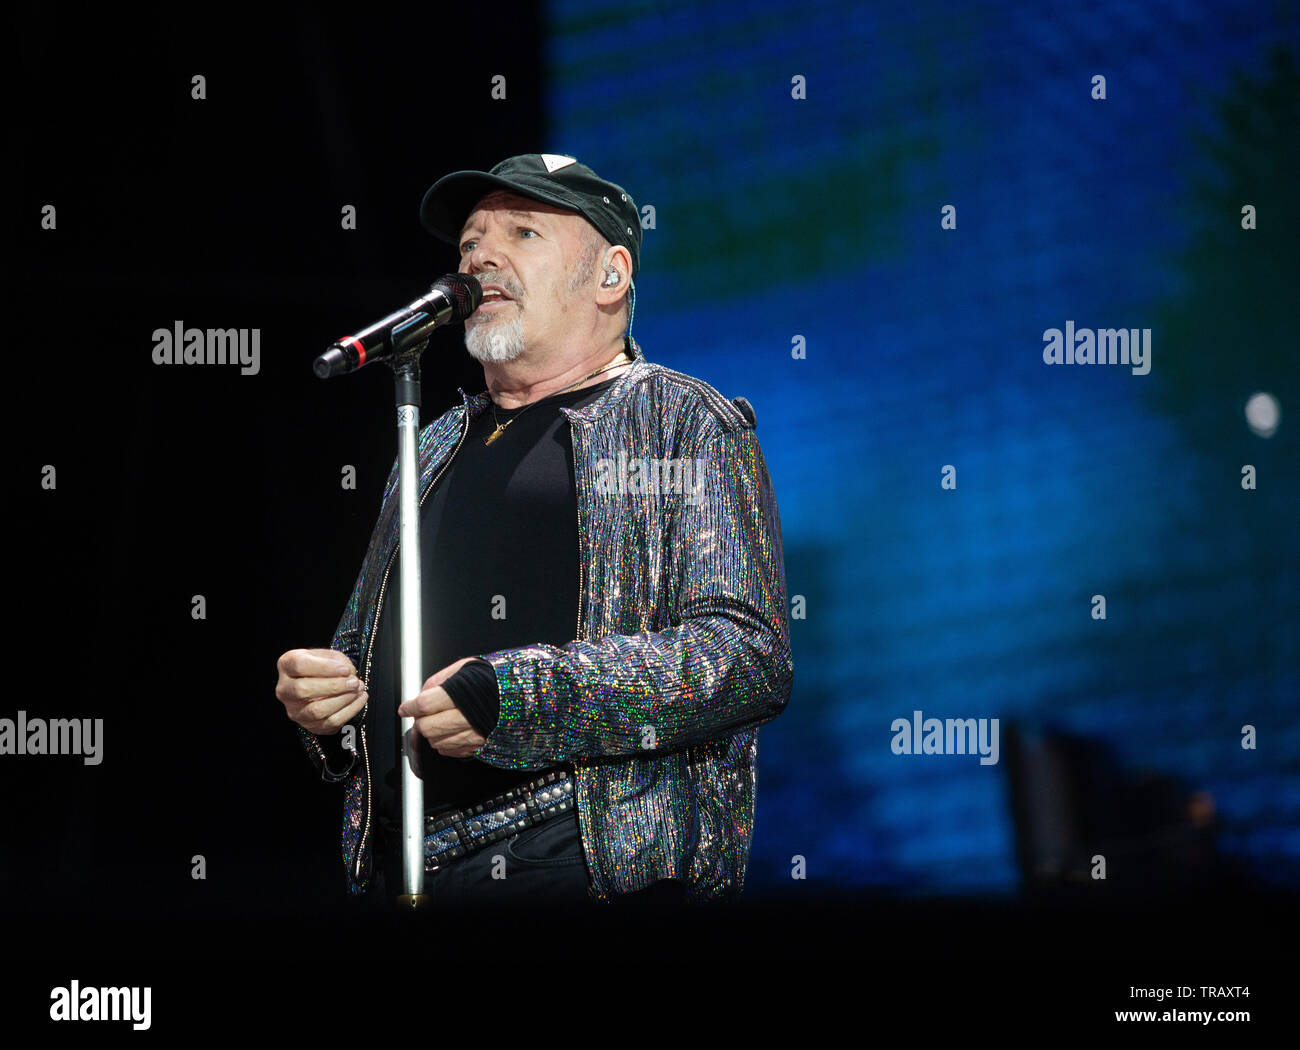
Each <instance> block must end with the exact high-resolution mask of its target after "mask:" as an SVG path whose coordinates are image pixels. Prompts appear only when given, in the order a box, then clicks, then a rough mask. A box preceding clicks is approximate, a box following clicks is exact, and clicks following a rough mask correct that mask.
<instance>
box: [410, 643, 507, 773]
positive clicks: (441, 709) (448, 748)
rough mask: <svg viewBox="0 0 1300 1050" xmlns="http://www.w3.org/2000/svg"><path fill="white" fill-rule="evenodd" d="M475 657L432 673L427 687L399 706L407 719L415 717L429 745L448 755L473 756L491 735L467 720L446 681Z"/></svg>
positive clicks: (458, 661) (426, 683) (421, 733)
mask: <svg viewBox="0 0 1300 1050" xmlns="http://www.w3.org/2000/svg"><path fill="white" fill-rule="evenodd" d="M473 659H474V657H472V656H467V657H465V658H464V659H463V660H457V661H456V662H455V663H454V664H448V665H447V666H446V667H444V668H443V669H442V670H441V671H439V672H438V673H437V674H433V675H430V676H429V679H428V681H426V682H425V683H424V689H423V690H422V691H421V692H420V694H419V695H418V696H416V697H415V699H413V700H407V701H405V702H404V703H403V704H402V706H401V707H399V708H398V709H397V713H398V714H399V715H401V716H402V717H403V718H414V719H415V731H416V732H417V733H419V734H420V735H421V736H422V737H424V738H425V739H426V740H427V741H429V746H430V747H431V748H433V749H434V750H435V751H437V752H438V754H440V755H446V756H447V757H448V758H473V757H474V756H475V755H476V754H478V753H479V751H480V750H481V749H482V747H483V745H484V744H486V743H487V737H484V736H480V735H479V734H478V731H477V730H476V729H475V728H474V727H473V726H471V725H470V724H469V722H468V721H466V720H465V716H464V715H463V714H461V713H460V708H458V707H457V706H456V705H455V704H454V703H452V699H451V697H450V696H448V695H447V690H445V689H444V688H443V687H442V683H443V682H445V681H446V680H447V679H448V678H450V677H451V676H452V675H454V674H455V673H456V672H457V671H459V670H460V669H461V667H462V666H463V665H465V664H467V663H469V662H470V661H471V660H473Z"/></svg>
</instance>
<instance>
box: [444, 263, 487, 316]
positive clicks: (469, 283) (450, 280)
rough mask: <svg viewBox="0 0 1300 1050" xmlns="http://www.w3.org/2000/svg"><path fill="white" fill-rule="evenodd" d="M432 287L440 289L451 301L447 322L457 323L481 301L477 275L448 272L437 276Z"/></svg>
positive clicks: (481, 288)
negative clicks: (449, 315) (450, 310)
mask: <svg viewBox="0 0 1300 1050" xmlns="http://www.w3.org/2000/svg"><path fill="white" fill-rule="evenodd" d="M433 287H434V288H435V289H437V290H440V291H442V292H443V293H444V294H445V295H446V296H447V298H448V299H450V300H451V302H452V312H451V318H450V321H449V323H451V324H459V323H460V322H461V321H463V320H465V318H467V317H468V316H469V315H470V314H472V313H473V312H474V311H475V310H477V309H478V304H479V303H481V302H482V301H483V286H482V285H481V284H479V283H478V278H477V277H472V276H470V275H469V274H467V273H449V274H446V275H445V276H443V277H439V278H438V280H436V281H435V282H434V284H433Z"/></svg>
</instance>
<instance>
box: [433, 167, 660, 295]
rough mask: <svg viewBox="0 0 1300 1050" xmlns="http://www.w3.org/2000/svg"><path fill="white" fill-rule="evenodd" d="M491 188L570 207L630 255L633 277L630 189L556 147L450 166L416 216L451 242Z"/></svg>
mask: <svg viewBox="0 0 1300 1050" xmlns="http://www.w3.org/2000/svg"><path fill="white" fill-rule="evenodd" d="M493 190H513V191H514V192H515V193H518V194H519V195H520V196H523V197H531V198H532V199H533V200H539V201H545V202H546V203H547V204H553V205H555V206H556V207H557V208H565V209H567V210H569V211H575V212H577V213H578V214H580V215H581V216H583V218H585V219H586V220H587V221H588V222H589V223H591V224H592V225H593V226H594V227H596V229H597V230H599V231H600V234H601V236H602V237H604V238H605V240H607V241H609V243H610V244H621V245H623V247H625V248H626V249H627V250H628V251H629V252H630V253H631V255H632V277H633V279H635V278H636V274H637V270H638V269H640V265H641V213H640V212H638V211H637V208H636V204H635V202H634V201H633V200H632V195H631V194H630V193H628V192H627V190H625V189H623V187H622V186H618V185H616V184H614V183H612V182H606V181H605V180H604V179H602V178H601V177H600V176H599V175H597V174H596V173H595V172H594V171H592V170H591V169H590V168H589V167H587V166H586V165H585V164H579V163H578V162H577V161H576V160H574V159H573V158H572V157H566V156H564V155H563V154H558V153H525V154H522V155H521V156H518V157H508V158H507V159H505V160H503V161H502V162H501V163H500V164H498V165H497V166H496V167H494V168H493V169H492V170H491V171H453V172H452V173H451V174H450V175H444V176H443V177H442V178H441V179H439V180H438V181H437V182H435V183H434V184H433V185H432V186H430V187H429V191H428V192H427V193H426V194H425V195H424V200H423V201H422V202H421V203H420V222H421V224H422V225H423V226H424V228H425V229H426V230H428V231H429V232H430V233H432V234H433V235H434V236H435V237H437V238H438V239H439V240H442V241H446V242H447V243H448V244H453V245H454V244H456V243H457V242H458V241H459V239H460V231H461V229H462V228H463V227H464V225H465V220H466V219H468V218H469V215H470V212H471V211H473V209H474V205H475V204H477V203H478V202H479V200H480V199H481V198H482V197H483V195H484V194H487V193H491V192H492V191H493Z"/></svg>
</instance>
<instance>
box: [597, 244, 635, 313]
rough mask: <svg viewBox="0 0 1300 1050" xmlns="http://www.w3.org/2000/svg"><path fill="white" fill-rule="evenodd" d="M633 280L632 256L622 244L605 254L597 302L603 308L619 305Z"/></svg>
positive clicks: (599, 275) (601, 266)
mask: <svg viewBox="0 0 1300 1050" xmlns="http://www.w3.org/2000/svg"><path fill="white" fill-rule="evenodd" d="M631 279H632V254H631V253H630V252H629V251H628V250H627V249H626V248H624V247H623V245H621V244H616V245H614V247H612V248H610V249H609V251H607V252H606V253H605V258H604V260H603V261H602V262H601V264H600V270H599V271H598V272H597V280H596V302H597V303H598V304H599V305H601V306H607V305H610V304H612V303H617V302H618V301H619V300H620V299H622V298H623V296H625V295H626V294H627V288H628V284H629V283H630V282H631Z"/></svg>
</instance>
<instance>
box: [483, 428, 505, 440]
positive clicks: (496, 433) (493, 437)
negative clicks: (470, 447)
mask: <svg viewBox="0 0 1300 1050" xmlns="http://www.w3.org/2000/svg"><path fill="white" fill-rule="evenodd" d="M503 430H505V427H503V426H501V425H500V424H498V425H497V428H496V430H494V431H492V433H490V434H489V435H488V436H487V437H485V438H484V439H483V444H485V445H490V444H492V442H494V441H495V440H496V439H497V438H499V437H500V436H501V431H503Z"/></svg>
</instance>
